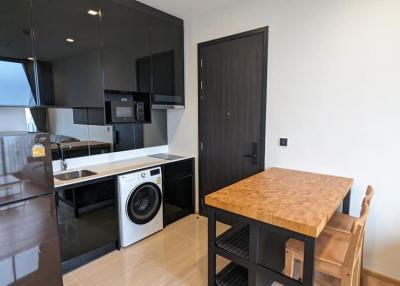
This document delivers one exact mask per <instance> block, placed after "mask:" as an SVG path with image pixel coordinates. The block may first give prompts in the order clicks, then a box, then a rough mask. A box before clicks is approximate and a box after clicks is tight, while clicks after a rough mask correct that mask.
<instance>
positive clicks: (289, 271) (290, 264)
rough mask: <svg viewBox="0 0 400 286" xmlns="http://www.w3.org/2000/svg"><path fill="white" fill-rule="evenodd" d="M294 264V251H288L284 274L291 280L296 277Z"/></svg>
mask: <svg viewBox="0 0 400 286" xmlns="http://www.w3.org/2000/svg"><path fill="white" fill-rule="evenodd" d="M294 262H295V260H294V253H293V251H290V250H288V249H286V255H285V270H284V274H285V275H286V276H289V277H291V278H293V275H294V273H293V271H294Z"/></svg>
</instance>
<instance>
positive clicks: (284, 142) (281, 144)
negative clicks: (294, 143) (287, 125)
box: [279, 138, 288, 147]
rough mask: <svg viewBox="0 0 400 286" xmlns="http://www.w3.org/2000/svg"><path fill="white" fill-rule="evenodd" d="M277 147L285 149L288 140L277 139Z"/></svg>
mask: <svg viewBox="0 0 400 286" xmlns="http://www.w3.org/2000/svg"><path fill="white" fill-rule="evenodd" d="M279 145H280V146H283V147H287V145H288V139H287V138H280V139H279Z"/></svg>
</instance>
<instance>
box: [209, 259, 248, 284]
mask: <svg viewBox="0 0 400 286" xmlns="http://www.w3.org/2000/svg"><path fill="white" fill-rule="evenodd" d="M248 276H249V275H248V270H247V269H246V268H244V267H242V266H239V265H237V264H235V263H229V264H228V265H227V266H226V267H225V268H224V269H222V270H221V271H220V272H219V273H218V274H217V276H216V279H215V282H216V285H217V286H247V285H248Z"/></svg>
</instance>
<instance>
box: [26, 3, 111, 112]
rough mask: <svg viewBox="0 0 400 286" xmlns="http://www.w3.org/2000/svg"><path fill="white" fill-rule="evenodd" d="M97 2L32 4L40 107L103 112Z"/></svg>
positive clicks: (98, 6) (98, 9) (98, 7)
mask: <svg viewBox="0 0 400 286" xmlns="http://www.w3.org/2000/svg"><path fill="white" fill-rule="evenodd" d="M99 11H100V3H99V0H57V1H48V0H35V1H32V22H33V30H34V33H35V42H34V46H35V52H36V57H37V78H38V82H39V92H40V94H41V99H42V101H41V102H40V105H42V106H53V105H55V106H57V107H103V106H104V100H103V88H102V86H103V82H102V65H101V52H100V13H99Z"/></svg>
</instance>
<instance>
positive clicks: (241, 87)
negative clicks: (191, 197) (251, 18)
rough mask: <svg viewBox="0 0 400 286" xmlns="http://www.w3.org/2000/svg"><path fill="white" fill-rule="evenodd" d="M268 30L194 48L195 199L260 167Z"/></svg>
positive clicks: (260, 169)
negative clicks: (196, 72) (197, 159)
mask: <svg viewBox="0 0 400 286" xmlns="http://www.w3.org/2000/svg"><path fill="white" fill-rule="evenodd" d="M267 38H268V29H267V28H261V29H257V30H254V31H250V32H246V33H242V34H238V35H234V36H229V37H226V38H222V39H218V40H214V41H210V42H206V43H201V44H199V47H198V51H199V146H200V147H199V149H200V150H199V154H200V155H199V156H200V162H199V164H200V165H199V166H200V171H199V172H200V199H201V208H202V207H203V198H204V196H205V195H207V194H209V193H212V192H214V191H216V190H218V189H220V188H223V187H225V186H227V185H230V184H232V183H234V182H237V181H239V180H241V179H244V178H246V177H249V176H251V175H253V174H255V173H258V172H260V171H262V170H263V169H264V154H265V109H266V68H267Z"/></svg>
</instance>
